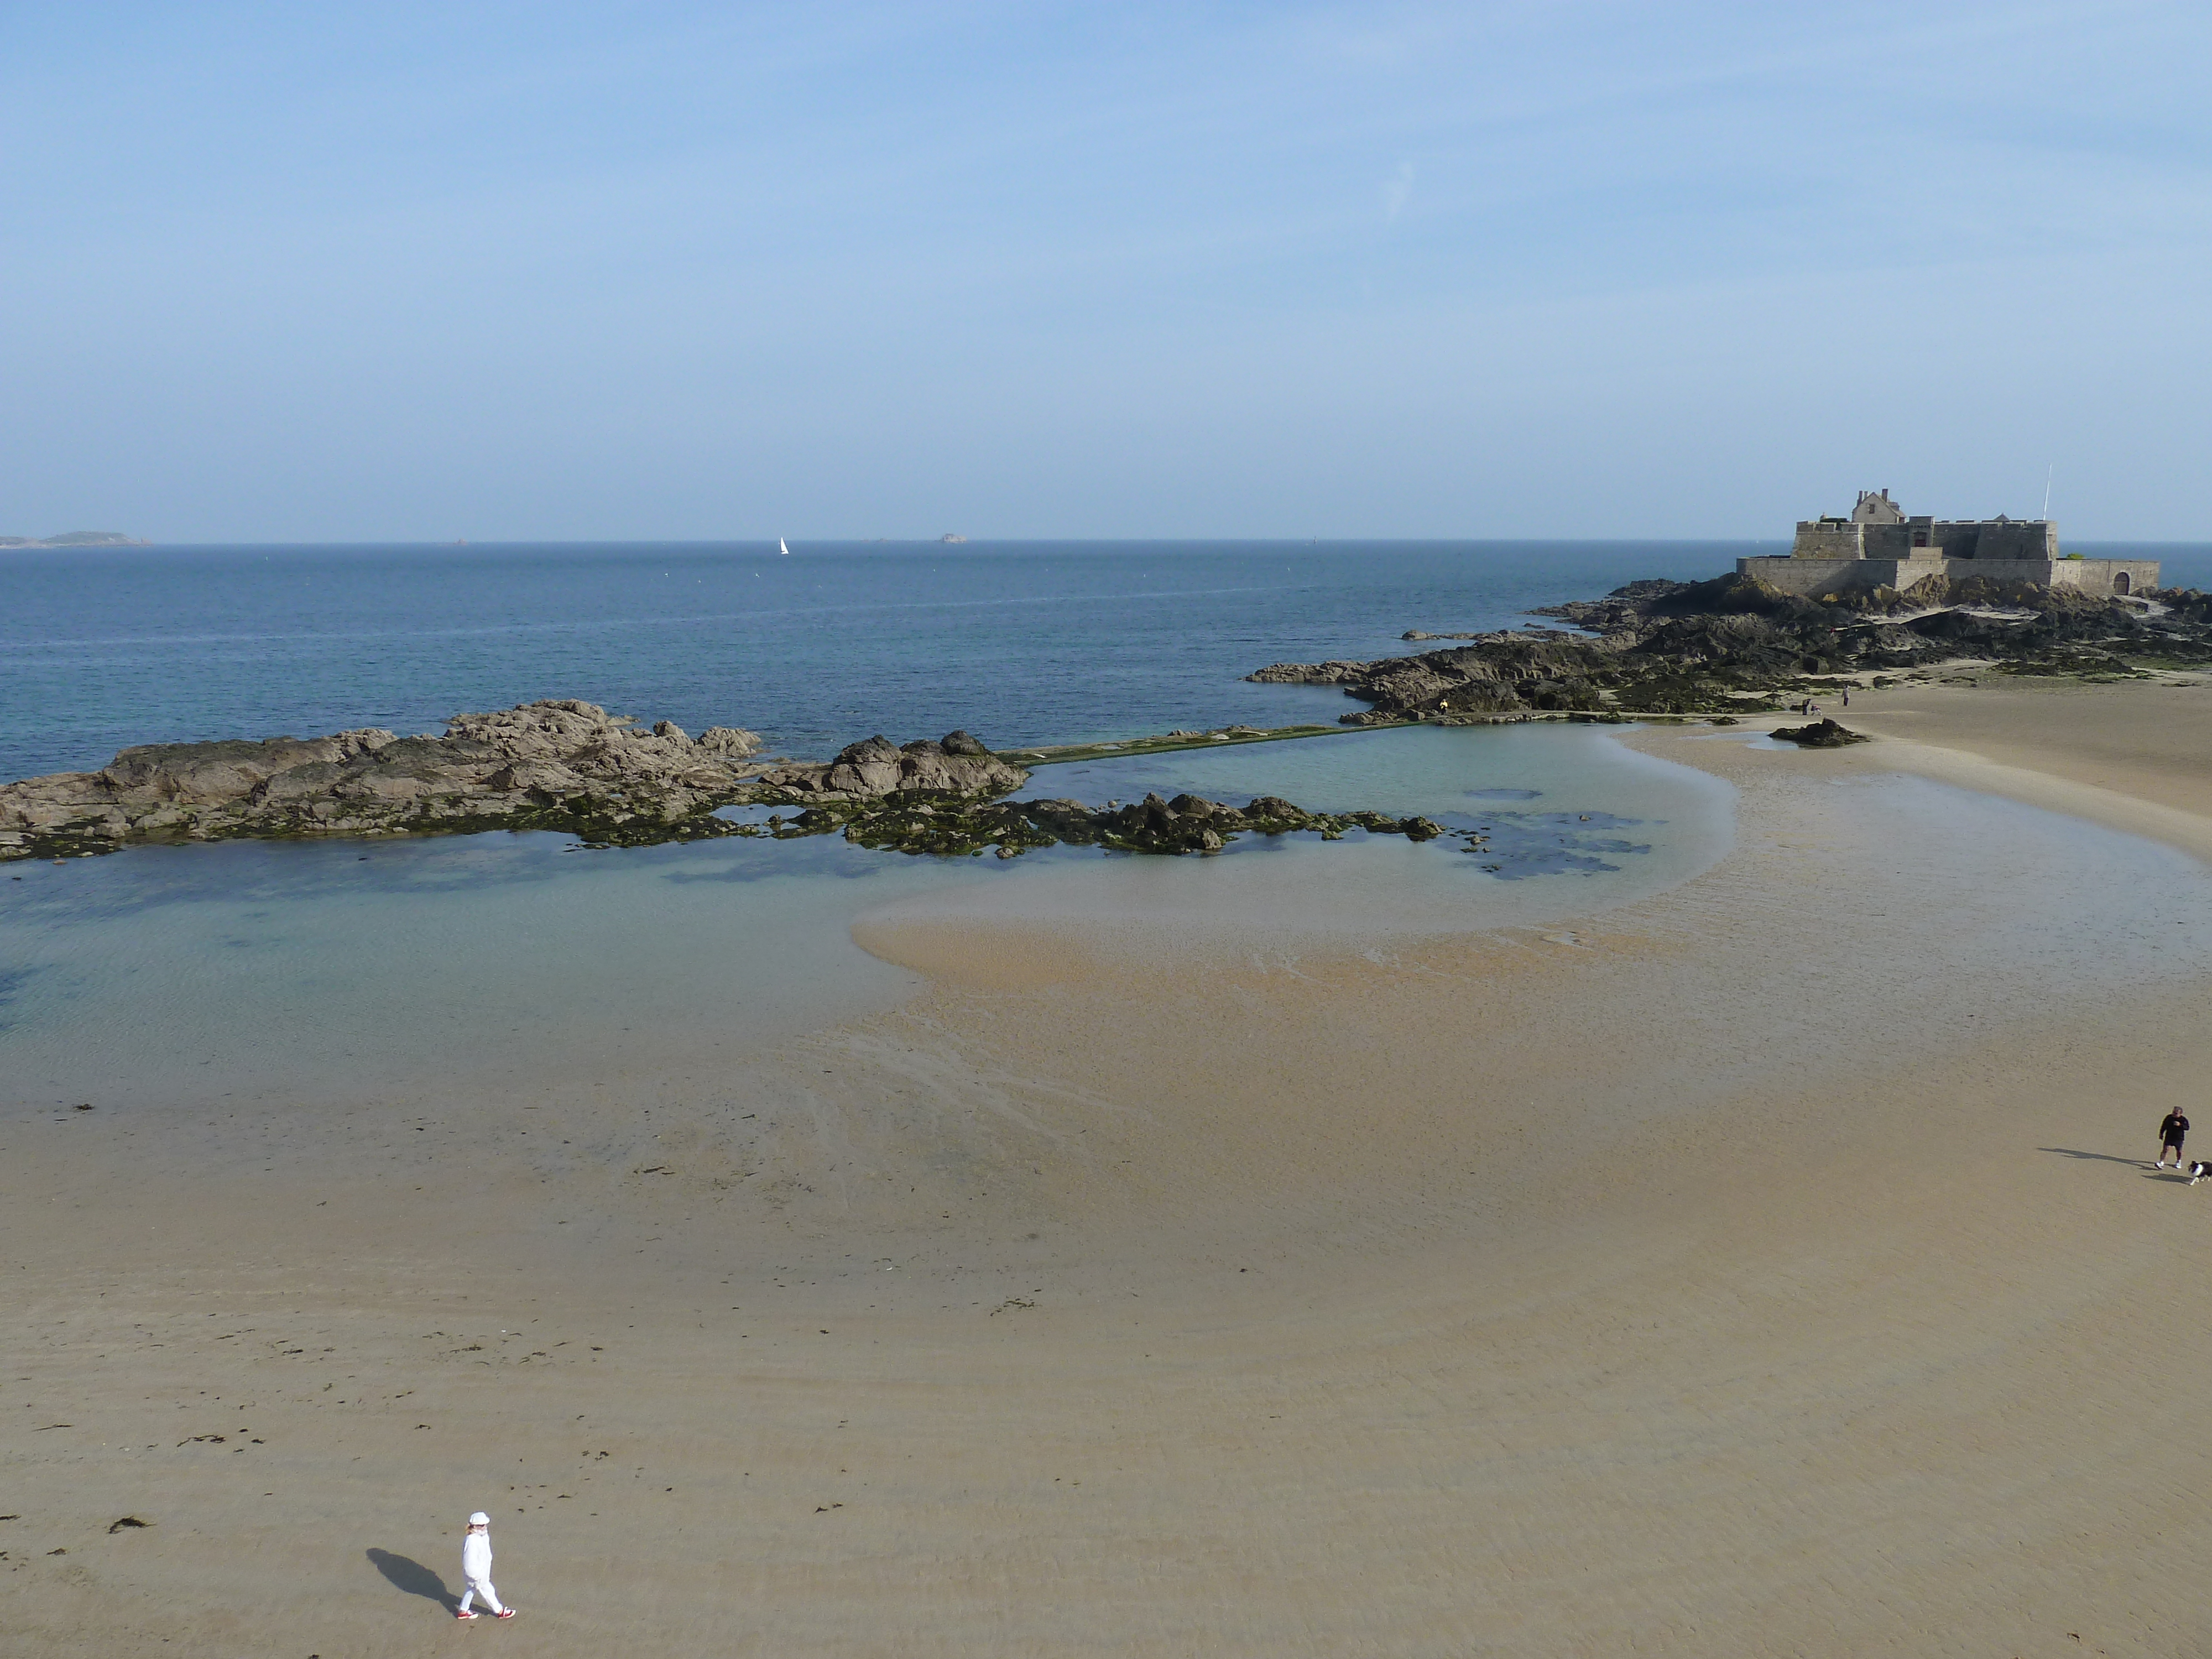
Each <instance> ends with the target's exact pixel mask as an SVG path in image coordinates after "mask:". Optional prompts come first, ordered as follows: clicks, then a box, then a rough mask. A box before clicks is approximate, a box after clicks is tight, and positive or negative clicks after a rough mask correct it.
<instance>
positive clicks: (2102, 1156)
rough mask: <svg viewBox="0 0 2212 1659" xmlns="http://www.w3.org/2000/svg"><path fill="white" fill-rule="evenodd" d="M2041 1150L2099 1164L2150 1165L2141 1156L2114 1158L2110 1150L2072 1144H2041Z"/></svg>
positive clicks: (2139, 1168) (2037, 1149)
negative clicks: (2078, 1148)
mask: <svg viewBox="0 0 2212 1659" xmlns="http://www.w3.org/2000/svg"><path fill="white" fill-rule="evenodd" d="M2035 1150H2036V1151H2037V1152H2056V1153H2057V1155H2058V1156H2059V1157H2061V1158H2085V1159H2087V1160H2089V1161H2091V1162H2093V1163H2097V1164H2126V1165H2127V1166H2128V1167H2129V1168H2130V1169H2133V1170H2145V1169H2148V1168H2149V1167H2150V1166H2149V1165H2148V1164H2145V1163H2144V1162H2143V1161H2142V1159H2141V1158H2114V1157H2113V1156H2112V1154H2111V1153H2110V1152H2076V1151H2075V1150H2074V1148H2072V1147H2071V1146H2039V1147H2037V1148H2036V1149H2035Z"/></svg>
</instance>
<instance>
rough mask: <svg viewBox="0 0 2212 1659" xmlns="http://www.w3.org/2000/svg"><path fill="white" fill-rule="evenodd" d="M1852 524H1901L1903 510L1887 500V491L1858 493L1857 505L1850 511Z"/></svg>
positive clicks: (1903, 520)
mask: <svg viewBox="0 0 2212 1659" xmlns="http://www.w3.org/2000/svg"><path fill="white" fill-rule="evenodd" d="M1851 522H1852V523H1853V524H1903V523H1904V522H1905V509H1904V508H1903V507H1899V505H1898V504H1897V503H1896V502H1895V501H1892V500H1890V499H1889V491H1888V490H1887V489H1884V490H1881V491H1880V492H1876V491H1875V490H1871V489H1862V490H1861V491H1859V504H1858V505H1857V507H1853V508H1852V509H1851Z"/></svg>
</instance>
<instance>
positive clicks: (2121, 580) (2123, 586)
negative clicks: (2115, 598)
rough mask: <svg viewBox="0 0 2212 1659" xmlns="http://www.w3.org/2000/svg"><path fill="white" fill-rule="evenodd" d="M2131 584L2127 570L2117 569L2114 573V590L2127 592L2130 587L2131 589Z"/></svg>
mask: <svg viewBox="0 0 2212 1659" xmlns="http://www.w3.org/2000/svg"><path fill="white" fill-rule="evenodd" d="M2130 586H2131V584H2130V582H2129V580H2128V573H2127V572H2126V571H2124V570H2115V571H2114V572H2113V573H2112V592H2115V593H2125V592H2128V591H2129V589H2130Z"/></svg>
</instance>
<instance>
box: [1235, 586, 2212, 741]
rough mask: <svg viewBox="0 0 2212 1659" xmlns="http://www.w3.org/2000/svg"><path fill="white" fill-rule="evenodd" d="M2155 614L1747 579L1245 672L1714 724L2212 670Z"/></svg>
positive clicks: (2190, 625) (2174, 623) (1377, 706)
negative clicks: (1978, 682)
mask: <svg viewBox="0 0 2212 1659" xmlns="http://www.w3.org/2000/svg"><path fill="white" fill-rule="evenodd" d="M2149 597H2150V598H2151V599H2154V601H2155V603H2154V604H2153V605H2142V604H2137V603H2131V602H2130V601H2128V600H2124V599H2108V598H2101V597H2097V596H2093V595H2087V594H2082V593H2078V592H2074V591H2073V590H2071V589H2067V588H2042V587H2037V586H2033V584H2027V583H2013V584H2008V585H2003V586H1993V585H1991V584H1990V583H1989V582H1988V581H1986V580H1981V579H1969V580H1949V579H1948V578H1943V577H1930V578H1929V579H1928V580H1926V581H1923V582H1921V583H1919V584H1917V586H1915V587H1914V588H1913V589H1912V590H1911V592H1908V593H1905V594H1896V593H1889V592H1887V590H1875V592H1871V593H1853V594H1845V595H1840V596H1838V597H1836V598H1834V599H1829V600H1820V599H1803V598H1800V597H1798V596H1796V595H1794V594H1789V593H1784V592H1781V591H1780V590H1779V589H1778V588H1775V587H1772V586H1769V585H1768V584H1766V583H1765V582H1762V581H1760V580H1759V579H1758V578H1756V577H1753V576H1747V575H1740V574H1730V575H1726V576H1720V577H1717V578H1715V579H1714V580H1711V581H1705V582H1676V581H1667V580H1657V579H1655V580H1646V581H1639V582H1631V583H1630V584H1629V585H1628V586H1626V587H1620V588H1616V589H1615V590H1614V591H1613V592H1611V593H1610V594H1607V596H1606V597H1605V598H1604V599H1591V600H1577V601H1576V602H1574V603H1571V604H1568V605H1551V606H1547V607H1546V608H1545V609H1544V610H1542V611H1540V612H1538V613H1537V614H1539V615H1542V616H1550V617H1559V618H1561V619H1563V620H1565V621H1566V622H1569V623H1573V624H1574V625H1575V626H1576V627H1577V628H1578V629H1582V630H1583V631H1582V632H1581V633H1577V634H1570V633H1566V632H1564V631H1561V630H1559V629H1534V628H1532V629H1504V630H1500V631H1498V632H1495V633H1490V634H1480V635H1471V636H1468V635H1425V634H1419V633H1409V634H1407V635H1406V637H1407V638H1408V639H1446V638H1449V639H1462V638H1464V639H1466V640H1467V641H1468V643H1466V644H1463V645H1460V646H1457V647H1453V648H1451V649H1449V650H1443V651H1430V652H1425V653H1422V654H1420V655H1419V656H1412V657H1390V658H1384V659H1379V660H1376V661H1372V662H1346V661H1331V662H1322V663H1275V664H1273V665H1270V666H1268V667H1266V668H1263V669H1261V670H1260V671H1258V672H1256V673H1255V674H1253V675H1251V676H1250V678H1252V679H1255V680H1261V681H1270V682H1274V683H1276V684H1300V685H1334V686H1340V687H1341V688H1342V689H1343V690H1344V692H1345V693H1346V696H1352V697H1356V698H1358V699H1359V700H1360V701H1362V702H1365V703H1367V704H1369V705H1370V707H1369V708H1366V709H1363V710H1361V711H1359V712H1358V713H1355V714H1346V715H1344V716H1342V717H1341V720H1342V723H1343V724H1345V725H1347V726H1367V725H1376V724H1381V723H1384V722H1390V721H1397V720H1437V721H1441V722H1443V723H1446V724H1451V723H1464V722H1468V721H1474V720H1498V719H1510V718H1526V717H1528V716H1529V715H1532V714H1556V713H1568V714H1573V713H1576V712H1580V713H1583V714H1600V713H1608V712H1609V713H1613V714H1719V713H1724V712H1729V711H1731V710H1735V711H1741V710H1745V709H1770V710H1771V709H1778V708H1780V707H1781V706H1782V699H1784V697H1787V698H1789V699H1790V701H1796V699H1797V698H1799V697H1802V696H1804V695H1806V694H1807V693H1808V692H1814V691H1817V690H1820V689H1821V687H1820V685H1819V684H1818V683H1817V682H1818V681H1820V680H1822V679H1832V678H1834V677H1836V676H1838V675H1849V676H1863V675H1866V674H1868V673H1869V672H1872V673H1878V674H1879V673H1897V672H1901V671H1910V670H1912V669H1917V668H1926V667H1932V666H1935V665H1938V664H1942V663H1944V662H1951V661H1957V660H1960V659H1979V660H1986V661H1993V662H1995V663H1996V665H1997V671H2000V672H2005V673H2015V674H2079V675H2098V676H2109V675H2114V674H2126V673H2133V672H2136V671H2138V670H2139V669H2140V668H2141V667H2142V666H2144V665H2150V666H2174V667H2196V666H2199V665H2204V664H2206V663H2212V605H2207V604H2205V603H2204V602H2203V599H2202V596H2200V595H2193V594H2182V593H2171V594H2158V595H2153V596H2149Z"/></svg>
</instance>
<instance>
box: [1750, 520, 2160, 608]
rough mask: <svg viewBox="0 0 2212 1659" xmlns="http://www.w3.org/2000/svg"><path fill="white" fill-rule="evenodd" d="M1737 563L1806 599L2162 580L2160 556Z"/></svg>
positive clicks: (2125, 586) (2102, 587) (2133, 588)
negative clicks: (1968, 585) (1877, 590)
mask: <svg viewBox="0 0 2212 1659" xmlns="http://www.w3.org/2000/svg"><path fill="white" fill-rule="evenodd" d="M1842 527H1843V528H1844V529H1846V530H1850V529H1854V528H1857V526H1849V525H1846V526H1842ZM1873 527H1875V528H1889V527H1890V526H1873ZM1735 568H1736V569H1737V571H1738V572H1739V573H1741V574H1744V575H1747V576H1756V577H1758V578H1759V580H1761V581H1763V582H1765V583H1767V584H1768V585H1769V586H1774V587H1778V588H1780V589H1781V590H1782V591H1783V592H1784V593H1796V594H1798V595H1801V596H1802V597H1803V598H1806V599H1815V598H1818V597H1819V596H1820V595H1821V594H1823V593H1843V592H1854V591H1863V590H1865V589H1867V588H1870V587H1877V586H1879V587H1892V588H1895V589H1897V590H1898V591H1899V592H1904V590H1905V589H1906V588H1908V587H1910V586H1912V584H1913V583H1915V582H1917V581H1919V580H1922V579H1923V577H1928V576H1948V577H1950V578H1951V580H1954V581H1963V580H1966V578H1968V577H1970V576H1978V577H1980V578H1982V579H1983V580H1985V581H1993V582H2033V583H2035V584H2036V585H2037V586H2039V587H2072V588H2078V589H2080V590H2081V592H2085V593H2136V592H2142V590H2143V589H2144V588H2146V587H2155V586H2158V579H2159V562H2158V561H2157V560H2156V559H1992V558H1988V557H1984V556H1980V555H1978V554H1977V555H1976V556H1974V557H1972V558H1970V559H1969V558H1945V557H1943V556H1941V555H1931V554H1926V553H1923V554H1922V555H1921V556H1919V557H1917V558H1902V559H1875V558H1857V557H1853V556H1844V557H1840V558H1826V559H1822V558H1805V557H1802V556H1760V557H1757V558H1750V559H1738V560H1737V561H1736V562H1735Z"/></svg>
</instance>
